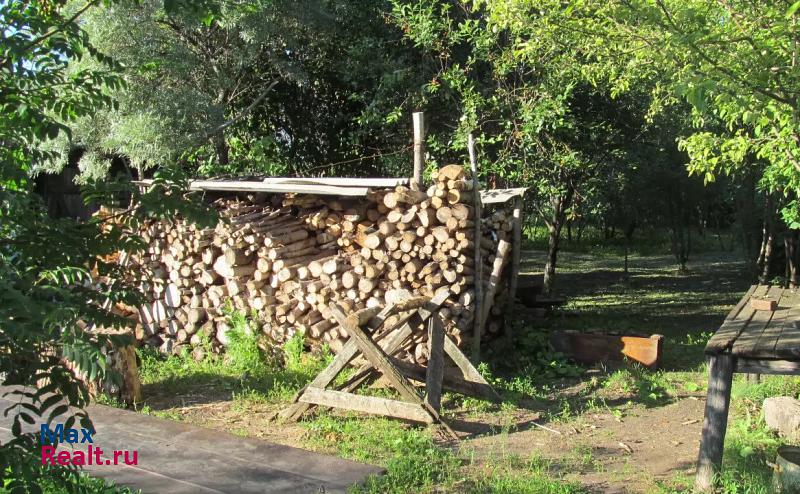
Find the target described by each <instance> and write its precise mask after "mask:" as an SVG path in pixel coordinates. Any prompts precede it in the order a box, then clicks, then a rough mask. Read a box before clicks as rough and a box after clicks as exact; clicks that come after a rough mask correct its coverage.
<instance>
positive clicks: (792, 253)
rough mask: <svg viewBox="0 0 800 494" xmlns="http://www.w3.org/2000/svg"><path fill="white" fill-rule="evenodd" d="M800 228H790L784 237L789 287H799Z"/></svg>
mask: <svg viewBox="0 0 800 494" xmlns="http://www.w3.org/2000/svg"><path fill="white" fill-rule="evenodd" d="M798 237H800V230H789V231H788V232H786V236H785V237H784V247H785V250H786V282H787V284H788V285H789V288H797V240H798Z"/></svg>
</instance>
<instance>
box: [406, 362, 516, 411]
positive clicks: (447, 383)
mask: <svg viewBox="0 0 800 494" xmlns="http://www.w3.org/2000/svg"><path fill="white" fill-rule="evenodd" d="M392 363H393V364H394V365H395V367H397V368H398V369H399V370H400V372H402V373H403V375H404V376H406V377H407V378H408V379H411V380H412V381H417V382H425V381H426V378H427V370H426V369H425V367H422V366H421V365H417V364H413V363H411V362H407V361H405V360H400V359H398V358H394V357H392ZM460 372H461V371H460V369H454V368H452V367H451V368H445V369H444V372H443V374H442V376H443V377H442V389H443V390H445V391H450V392H451V393H458V394H462V395H464V396H473V397H475V398H482V399H484V400H488V401H493V402H495V403H500V402H501V401H502V399H501V398H500V397H499V396H498V395H497V393H496V392H495V390H494V389H493V388H492V387H491V386H490V385H488V384H485V383H479V382H474V381H468V380H466V379H464V378H463V377H462V376H461V375H460Z"/></svg>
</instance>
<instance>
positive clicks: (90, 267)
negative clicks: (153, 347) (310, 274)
mask: <svg viewBox="0 0 800 494" xmlns="http://www.w3.org/2000/svg"><path fill="white" fill-rule="evenodd" d="M98 3H99V2H98V1H89V2H87V3H86V4H83V5H82V6H81V7H80V8H78V9H76V10H71V9H68V8H64V7H63V6H62V5H61V4H60V3H59V2H14V1H12V2H3V3H0V18H2V19H3V21H4V23H5V26H6V27H5V28H4V29H3V31H2V34H0V36H2V41H3V42H2V45H0V46H1V47H2V48H1V50H2V51H0V110H1V111H2V116H0V142H2V146H0V217H2V221H0V376H3V381H2V383H3V385H18V386H22V387H23V388H21V389H17V390H15V391H13V392H12V394H13V395H15V398H18V401H19V404H18V405H15V406H12V407H11V409H9V410H5V413H6V414H8V413H11V414H12V415H13V417H14V421H13V426H12V434H13V436H14V438H13V439H12V440H11V441H9V442H6V443H4V444H3V445H2V446H0V476H2V477H1V478H0V480H2V485H3V487H4V488H5V489H9V490H10V491H12V492H16V491H17V490H19V491H24V492H37V487H36V485H37V483H38V481H39V478H40V477H41V476H42V475H47V476H50V477H57V478H59V479H61V480H62V481H66V480H68V479H69V478H72V477H71V474H70V472H68V471H65V470H61V469H50V468H49V467H44V466H41V465H38V462H31V461H30V457H29V456H28V455H29V453H31V452H32V448H33V447H34V446H35V444H36V440H35V436H34V435H33V434H29V433H24V431H23V429H22V426H23V424H25V423H27V424H35V422H36V420H37V419H38V417H39V416H41V417H43V418H44V419H46V420H52V419H53V418H54V417H56V416H58V415H60V414H66V415H67V416H69V420H68V421H67V423H66V424H65V425H66V427H70V425H71V424H73V423H75V422H76V421H80V422H81V423H82V425H83V426H84V427H88V426H90V424H89V422H88V417H87V415H86V413H85V412H83V411H80V410H79V411H78V412H75V413H73V412H72V411H71V410H70V409H68V406H73V407H78V408H79V409H80V408H81V407H83V405H85V404H86V403H87V400H88V394H87V391H86V389H85V387H84V386H83V385H82V384H81V382H79V381H77V380H76V377H75V374H74V372H73V370H72V369H77V370H79V371H81V372H85V373H86V375H87V376H89V377H90V378H102V377H104V376H107V369H106V360H105V355H104V353H103V350H104V348H106V347H107V345H109V344H112V343H113V344H120V343H121V342H120V341H118V340H117V339H115V338H112V337H104V336H101V335H98V334H97V333H95V332H90V331H87V330H86V328H87V326H91V325H92V324H97V325H103V326H121V325H124V324H126V321H125V320H124V319H121V318H119V317H118V316H116V315H115V314H114V313H113V312H112V311H111V310H110V309H111V306H113V304H115V303H117V302H124V303H129V304H135V303H137V301H138V300H139V293H138V291H137V288H136V287H137V285H138V283H139V281H140V280H138V279H137V278H136V276H135V275H134V274H133V273H131V272H128V271H127V270H125V268H124V266H121V265H119V264H117V263H116V262H112V261H111V260H110V258H109V257H110V256H111V255H112V254H114V253H116V252H118V251H123V250H125V251H135V250H136V249H137V248H138V247H140V246H141V242H139V241H138V239H137V237H136V236H135V234H134V231H135V227H136V224H137V222H139V221H141V220H142V219H143V218H145V217H148V216H150V215H153V214H159V215H162V216H169V215H173V214H175V213H176V212H177V211H183V212H184V213H186V214H188V213H190V212H191V211H192V210H191V209H188V208H184V207H183V206H182V205H183V201H182V199H181V193H180V190H181V189H180V188H179V187H178V186H179V185H180V184H178V185H176V183H175V182H171V181H167V180H164V179H163V178H162V179H159V180H158V184H157V185H156V186H155V187H154V188H153V190H151V191H150V192H148V193H146V194H138V192H136V190H135V189H131V188H130V187H128V186H127V185H126V184H122V183H96V184H88V185H87V187H86V193H87V199H91V200H94V201H97V202H99V203H101V204H102V203H105V204H112V203H113V201H114V198H115V195H116V193H118V192H120V191H128V192H129V193H131V194H135V195H136V196H137V199H138V200H137V205H136V206H135V207H133V208H131V209H129V210H128V211H126V213H128V214H126V216H125V217H124V218H125V221H123V222H121V223H117V222H109V221H106V220H103V219H100V218H93V219H92V220H91V221H88V222H83V223H79V222H76V221H74V220H71V219H56V218H51V217H49V216H48V215H47V213H46V210H45V209H44V208H43V207H42V203H41V200H40V198H39V197H37V196H36V195H35V194H34V192H33V183H32V180H31V178H30V174H31V170H32V167H33V165H34V164H36V163H38V162H40V161H43V160H45V159H48V158H52V157H53V156H52V154H51V153H47V152H46V151H43V150H42V146H40V144H41V143H42V142H45V141H48V140H53V139H55V138H57V137H58V136H59V135H61V134H65V135H69V133H70V132H71V131H70V128H69V126H68V124H69V123H70V122H72V121H74V120H75V119H77V118H79V117H81V116H85V115H89V114H91V113H92V112H94V111H96V110H97V109H98V108H102V107H108V106H111V105H113V100H112V97H111V94H110V93H111V92H112V91H115V90H118V89H119V88H120V87H121V84H122V80H121V79H120V77H119V75H118V74H117V72H116V71H117V69H118V66H117V65H116V64H115V63H114V62H113V61H112V60H111V59H110V58H109V57H107V56H106V55H104V54H103V53H101V52H99V51H98V50H97V49H96V48H95V47H94V46H92V45H91V44H90V43H89V42H88V39H87V36H86V33H85V32H84V31H83V30H82V29H81V27H80V25H79V22H78V21H79V18H80V17H81V16H82V15H83V14H85V12H87V11H89V10H90V9H92V8H95V7H96V5H97V4H98ZM81 57H85V58H92V59H93V60H94V62H95V64H96V65H95V67H94V68H87V69H82V70H77V71H74V70H73V67H72V63H73V62H74V61H75V60H77V59H79V58H81ZM121 218H122V217H119V218H118V219H121ZM62 400H63V401H62ZM9 475H10V478H9ZM27 489H30V490H27Z"/></svg>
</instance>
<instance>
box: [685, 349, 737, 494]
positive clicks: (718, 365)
mask: <svg viewBox="0 0 800 494" xmlns="http://www.w3.org/2000/svg"><path fill="white" fill-rule="evenodd" d="M708 363H709V365H708V372H709V376H708V397H707V398H706V414H705V419H704V420H703V437H702V439H701V440H700V455H699V457H698V459H697V478H696V479H695V489H696V490H698V491H701V492H710V491H711V490H712V489H713V484H714V475H715V474H716V473H718V472H719V471H720V468H721V467H722V452H723V450H724V447H725V429H727V427H728V408H729V407H730V403H731V384H732V382H733V370H734V368H735V367H736V357H734V356H733V355H730V354H720V355H714V356H711V357H709V359H708Z"/></svg>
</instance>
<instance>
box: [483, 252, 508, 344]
mask: <svg viewBox="0 0 800 494" xmlns="http://www.w3.org/2000/svg"><path fill="white" fill-rule="evenodd" d="M509 247H511V244H509V243H508V242H506V241H505V240H503V239H501V240H500V242H499V243H498V244H497V253H496V254H495V256H494V263H493V264H492V273H491V275H490V276H489V286H488V287H486V294H485V295H484V296H483V306H482V307H481V333H483V327H484V326H486V321H487V320H488V319H489V312H491V309H492V303H493V302H494V295H495V293H497V286H498V285H499V284H500V275H502V274H503V267H504V266H505V265H506V258H507V257H508V249H509Z"/></svg>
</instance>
